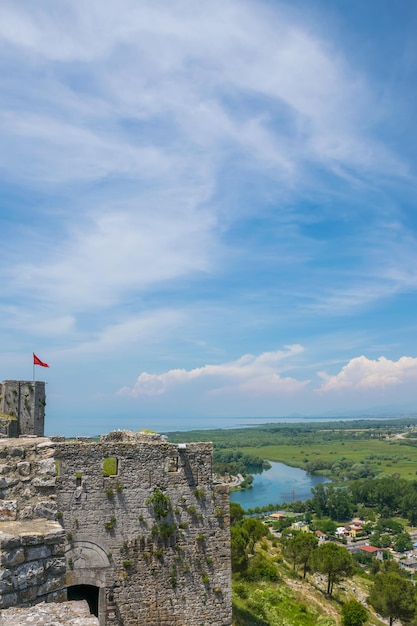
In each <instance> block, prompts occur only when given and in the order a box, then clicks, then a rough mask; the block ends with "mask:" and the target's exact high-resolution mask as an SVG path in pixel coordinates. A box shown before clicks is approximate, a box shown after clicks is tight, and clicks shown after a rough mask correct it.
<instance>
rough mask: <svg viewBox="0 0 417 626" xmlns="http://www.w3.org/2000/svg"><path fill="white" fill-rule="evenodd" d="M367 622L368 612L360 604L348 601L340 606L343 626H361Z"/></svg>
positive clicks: (355, 601)
mask: <svg viewBox="0 0 417 626" xmlns="http://www.w3.org/2000/svg"><path fill="white" fill-rule="evenodd" d="M367 620H368V611H367V610H366V609H365V607H364V606H363V604H362V603H361V602H358V601H357V600H349V601H348V602H345V604H344V605H343V606H342V624H343V626H362V625H363V624H365V622H366V621H367Z"/></svg>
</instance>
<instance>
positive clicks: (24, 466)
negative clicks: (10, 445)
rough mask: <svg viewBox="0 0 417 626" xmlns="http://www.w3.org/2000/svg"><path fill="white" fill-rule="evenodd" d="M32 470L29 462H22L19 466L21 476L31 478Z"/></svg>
mask: <svg viewBox="0 0 417 626" xmlns="http://www.w3.org/2000/svg"><path fill="white" fill-rule="evenodd" d="M30 469H31V465H30V463H29V462H28V461H20V463H18V464H17V471H18V472H19V475H20V476H29V474H30Z"/></svg>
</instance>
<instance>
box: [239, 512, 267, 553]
mask: <svg viewBox="0 0 417 626" xmlns="http://www.w3.org/2000/svg"><path fill="white" fill-rule="evenodd" d="M241 528H242V531H243V532H244V533H246V535H247V537H248V543H247V548H248V550H249V552H253V548H254V547H255V543H256V542H257V541H259V540H260V539H262V537H264V536H265V535H269V528H268V527H267V526H266V525H265V524H264V523H263V522H261V521H260V520H258V519H255V518H254V517H247V518H246V519H244V520H243V522H241Z"/></svg>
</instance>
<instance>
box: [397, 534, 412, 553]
mask: <svg viewBox="0 0 417 626" xmlns="http://www.w3.org/2000/svg"><path fill="white" fill-rule="evenodd" d="M394 542H395V549H396V551H397V552H406V551H407V550H411V549H412V547H413V540H412V539H411V537H410V535H409V534H408V533H400V534H399V535H397V536H396V537H395V539H394Z"/></svg>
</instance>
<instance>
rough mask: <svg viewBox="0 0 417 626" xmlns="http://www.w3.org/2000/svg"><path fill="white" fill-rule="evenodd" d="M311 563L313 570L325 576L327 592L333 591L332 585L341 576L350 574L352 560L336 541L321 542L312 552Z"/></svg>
mask: <svg viewBox="0 0 417 626" xmlns="http://www.w3.org/2000/svg"><path fill="white" fill-rule="evenodd" d="M311 565H312V568H313V570H315V571H316V572H319V573H320V574H324V575H325V576H327V593H328V594H329V595H331V594H332V592H333V585H334V584H335V583H337V582H339V580H341V579H342V578H344V577H346V576H348V575H349V574H351V572H352V570H353V560H352V557H351V555H350V554H349V552H348V551H347V550H346V548H344V547H343V546H339V545H338V544H336V543H332V542H328V543H323V544H322V545H321V546H319V547H318V548H317V550H315V551H314V552H313V554H312V558H311Z"/></svg>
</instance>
